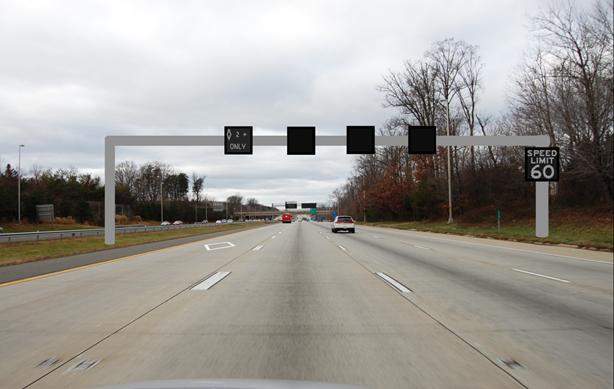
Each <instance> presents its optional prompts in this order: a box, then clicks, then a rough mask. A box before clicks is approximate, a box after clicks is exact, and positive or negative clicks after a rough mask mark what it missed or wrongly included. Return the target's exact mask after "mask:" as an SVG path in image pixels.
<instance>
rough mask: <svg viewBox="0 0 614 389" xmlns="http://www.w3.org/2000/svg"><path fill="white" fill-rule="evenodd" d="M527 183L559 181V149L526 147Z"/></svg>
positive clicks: (525, 166) (525, 176)
mask: <svg viewBox="0 0 614 389" xmlns="http://www.w3.org/2000/svg"><path fill="white" fill-rule="evenodd" d="M524 168H525V174H524V180H525V181H558V180H559V148H558V147H525V149H524Z"/></svg>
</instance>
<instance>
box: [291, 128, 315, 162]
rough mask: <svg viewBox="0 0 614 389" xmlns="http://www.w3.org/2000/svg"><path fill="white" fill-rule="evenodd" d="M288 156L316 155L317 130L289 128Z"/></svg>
mask: <svg viewBox="0 0 614 389" xmlns="http://www.w3.org/2000/svg"><path fill="white" fill-rule="evenodd" d="M287 139H288V155H315V154H316V128H315V127H288V137H287Z"/></svg>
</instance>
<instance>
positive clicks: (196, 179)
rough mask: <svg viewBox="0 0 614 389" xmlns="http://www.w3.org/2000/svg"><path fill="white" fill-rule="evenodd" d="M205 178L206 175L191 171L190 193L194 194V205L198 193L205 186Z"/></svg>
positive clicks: (197, 199) (197, 200)
mask: <svg viewBox="0 0 614 389" xmlns="http://www.w3.org/2000/svg"><path fill="white" fill-rule="evenodd" d="M205 178H207V176H200V175H198V174H196V172H192V194H194V199H195V200H196V206H198V203H199V201H200V195H201V194H202V191H203V189H204V187H205Z"/></svg>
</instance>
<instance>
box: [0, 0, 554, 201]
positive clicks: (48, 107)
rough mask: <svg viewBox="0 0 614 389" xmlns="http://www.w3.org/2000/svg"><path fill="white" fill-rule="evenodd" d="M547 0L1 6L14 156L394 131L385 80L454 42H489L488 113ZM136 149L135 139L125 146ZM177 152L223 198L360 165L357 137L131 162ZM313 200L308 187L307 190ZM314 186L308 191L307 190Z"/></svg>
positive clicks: (89, 156) (264, 195) (96, 167)
mask: <svg viewBox="0 0 614 389" xmlns="http://www.w3.org/2000/svg"><path fill="white" fill-rule="evenodd" d="M540 4H541V5H544V4H546V0H540V1H534V0H523V1H511V0H505V1H497V2H492V1H473V2H453V1H443V0H440V1H431V2H428V4H427V3H416V2H402V1H387V2H386V1H377V2H375V1H372V2H366V1H364V2H361V1H358V2H356V1H352V2H349V1H346V2H333V3H331V2H323V1H322V2H317V1H316V2H308V3H306V2H286V1H258V2H250V1H229V2H223V3H221V2H220V3H218V2H197V1H182V2H172V1H131V2H119V1H117V2H114V1H87V2H86V1H72V2H45V1H40V2H24V1H18V2H17V1H15V2H2V3H0V50H1V51H2V53H3V60H2V61H0V85H2V88H0V134H1V136H0V158H1V159H2V161H3V162H4V163H11V164H13V165H16V164H17V153H18V145H19V144H26V148H25V149H23V150H22V166H26V167H29V166H31V165H32V164H34V163H37V164H41V165H43V166H48V167H53V168H65V167H66V166H68V165H69V164H72V165H74V166H77V167H78V168H79V169H80V170H81V171H88V172H92V173H93V174H97V175H100V176H102V173H103V155H104V154H103V145H104V136H106V135H129V134H130V135H133V134H137V135H151V134H167V135H170V134H177V135H183V134H186V135H187V134H203V135H221V133H222V131H223V127H224V126H225V125H252V126H254V127H255V129H256V130H255V131H256V135H265V134H283V133H285V129H286V127H287V126H292V125H315V126H316V127H317V132H318V134H344V133H345V126H346V125H352V124H370V125H375V126H380V125H382V123H383V122H384V121H385V120H386V119H387V118H389V117H390V116H392V115H394V114H395V113H396V112H395V111H394V110H392V109H384V108H382V106H381V103H382V96H381V94H380V93H379V92H377V91H376V90H375V86H376V85H377V84H379V83H381V82H382V76H383V75H385V74H387V73H388V71H389V70H393V71H399V70H401V69H402V66H403V60H405V59H418V58H420V57H421V56H422V55H423V53H424V51H425V50H427V49H428V48H429V47H430V45H431V43H432V42H434V41H436V40H442V39H445V38H448V37H454V38H456V39H464V40H465V41H467V42H468V43H470V44H477V45H479V46H480V48H481V49H480V53H481V55H482V58H483V61H484V63H485V68H484V85H485V87H486V89H485V92H484V94H483V96H482V107H481V109H483V110H484V111H487V112H490V113H493V114H497V113H499V112H501V111H502V110H503V109H504V108H505V106H504V93H503V92H504V89H503V88H504V86H505V81H506V79H507V76H508V74H509V73H510V71H511V68H512V66H513V65H514V64H515V63H516V62H517V60H518V58H519V56H520V54H521V52H522V49H523V48H524V47H525V44H526V34H527V30H526V29H525V28H524V27H523V24H524V23H525V18H524V14H525V13H534V12H535V10H536V9H537V7H538V6H539V5H540ZM124 149H125V150H124ZM124 160H134V161H135V162H137V163H139V164H142V163H145V162H147V161H152V160H161V161H163V162H165V163H167V164H169V165H172V166H173V167H175V168H177V169H178V170H181V171H184V172H186V173H188V174H190V173H191V172H192V171H193V170H196V171H197V172H199V173H201V174H207V175H208V178H207V181H206V186H208V187H207V190H209V189H211V192H209V193H215V196H216V197H218V198H223V197H226V196H229V195H232V194H234V193H236V192H237V191H239V192H241V193H243V194H244V195H245V196H248V197H257V198H258V199H259V200H261V201H263V202H268V203H270V202H277V201H285V200H288V199H292V197H294V199H296V200H298V201H301V200H304V201H323V200H326V199H327V198H328V195H329V194H330V193H331V192H332V190H333V189H334V188H335V187H336V186H338V185H340V184H342V183H343V182H344V181H345V179H346V177H347V176H348V174H349V173H350V171H351V165H352V158H351V157H350V156H347V155H345V150H344V148H342V147H338V148H333V147H320V148H318V150H317V155H316V156H315V157H314V156H300V157H299V156H286V155H285V150H284V149H283V148H258V147H257V148H255V150H254V155H253V156H241V157H237V156H233V157H228V156H224V155H223V150H222V149H221V148H220V149H216V148H211V147H208V148H196V147H194V148H184V149H177V148H154V147H150V148H122V149H121V150H118V154H117V162H120V161H124ZM303 196H305V197H303ZM299 197H300V198H299Z"/></svg>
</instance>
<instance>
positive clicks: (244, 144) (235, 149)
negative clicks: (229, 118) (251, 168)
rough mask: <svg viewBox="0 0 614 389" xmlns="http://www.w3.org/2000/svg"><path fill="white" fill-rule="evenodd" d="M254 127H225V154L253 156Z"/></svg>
mask: <svg viewBox="0 0 614 389" xmlns="http://www.w3.org/2000/svg"><path fill="white" fill-rule="evenodd" d="M253 134H254V129H253V127H230V126H226V127H224V154H253V153H254V148H253V146H254V142H253V139H254V135H253Z"/></svg>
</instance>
